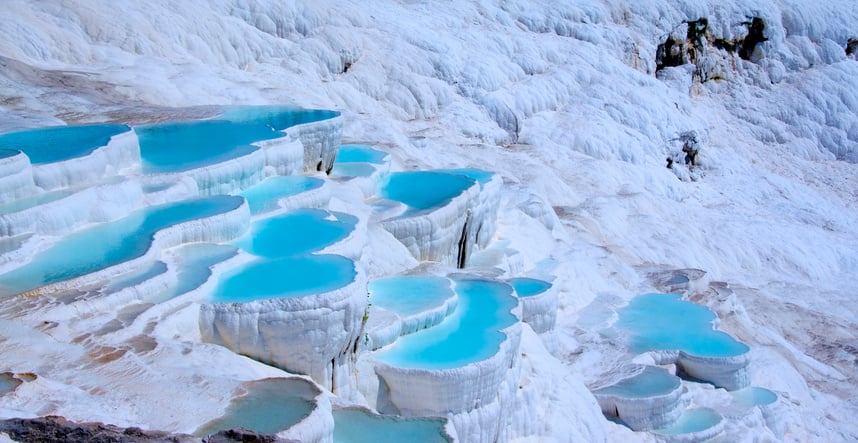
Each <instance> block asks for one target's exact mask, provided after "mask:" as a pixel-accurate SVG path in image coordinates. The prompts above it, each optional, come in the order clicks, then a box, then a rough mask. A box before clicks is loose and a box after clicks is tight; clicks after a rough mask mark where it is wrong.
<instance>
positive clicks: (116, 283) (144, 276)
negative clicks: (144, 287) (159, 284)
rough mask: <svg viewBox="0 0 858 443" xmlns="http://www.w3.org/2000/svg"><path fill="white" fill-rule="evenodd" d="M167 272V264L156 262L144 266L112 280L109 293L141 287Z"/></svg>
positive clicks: (108, 287) (108, 289) (108, 288)
mask: <svg viewBox="0 0 858 443" xmlns="http://www.w3.org/2000/svg"><path fill="white" fill-rule="evenodd" d="M165 272H167V264H166V263H164V262H162V261H156V262H153V263H151V264H150V265H149V266H143V267H140V268H138V269H134V270H133V271H131V272H129V273H127V274H124V275H122V276H120V277H118V278H116V279H114V280H112V281H111V282H110V283H109V284H108V285H107V287H106V290H107V292H114V291H119V290H122V289H125V288H130V287H132V286H136V285H139V284H140V283H143V282H144V281H146V280H149V279H152V278H155V277H157V276H159V275H161V274H163V273H165Z"/></svg>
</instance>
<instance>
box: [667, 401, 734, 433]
mask: <svg viewBox="0 0 858 443" xmlns="http://www.w3.org/2000/svg"><path fill="white" fill-rule="evenodd" d="M721 420H722V418H721V415H720V414H718V413H717V412H715V411H713V410H712V409H709V408H697V409H689V410H687V411H685V412H683V413H682V416H681V417H679V420H677V421H676V423H674V424H672V425H671V426H669V427H667V428H664V429H659V430H657V431H655V432H656V433H658V434H664V435H680V434H690V433H693V432H700V431H705V430H707V429H709V428H711V427H712V426H715V425H717V424H718V423H720V422H721Z"/></svg>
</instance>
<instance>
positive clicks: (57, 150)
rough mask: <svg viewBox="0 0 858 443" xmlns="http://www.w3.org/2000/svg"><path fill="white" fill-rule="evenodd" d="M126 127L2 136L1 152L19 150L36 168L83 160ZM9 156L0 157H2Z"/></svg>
mask: <svg viewBox="0 0 858 443" xmlns="http://www.w3.org/2000/svg"><path fill="white" fill-rule="evenodd" d="M130 130H131V128H130V127H128V126H126V125H111V124H100V125H74V126H55V127H50V128H41V129H31V130H28V131H21V132H12V133H9V134H3V135H0V149H2V150H13V151H14V150H20V151H22V152H23V153H25V154H27V157H29V158H30V163H32V164H34V165H38V164H45V163H54V162H58V161H64V160H69V159H72V158H77V157H83V156H86V155H89V154H91V153H92V151H95V150H96V149H98V148H100V147H102V146H107V144H108V143H109V142H110V138H111V137H113V136H114V135H118V134H121V133H123V132H128V131H130ZM3 157H7V156H4V155H0V158H3Z"/></svg>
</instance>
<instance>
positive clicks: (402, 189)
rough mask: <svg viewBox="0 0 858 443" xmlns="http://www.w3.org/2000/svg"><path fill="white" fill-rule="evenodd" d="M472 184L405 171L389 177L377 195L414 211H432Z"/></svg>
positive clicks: (460, 178)
mask: <svg viewBox="0 0 858 443" xmlns="http://www.w3.org/2000/svg"><path fill="white" fill-rule="evenodd" d="M474 183H475V180H474V179H472V178H470V177H467V176H464V175H455V174H447V173H443V172H435V171H409V172H395V173H393V174H390V177H389V179H388V181H387V183H386V184H385V185H384V186H383V187H382V190H381V195H382V197H384V198H386V199H388V200H395V201H398V202H401V203H404V204H406V205H408V206H410V207H411V208H412V209H415V210H426V209H433V208H437V207H440V206H443V205H445V204H447V203H449V202H450V200H452V199H453V198H454V197H456V196H458V195H460V194H462V192H464V191H465V190H466V189H468V188H470V187H471V186H473V185H474Z"/></svg>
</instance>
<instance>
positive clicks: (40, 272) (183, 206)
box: [0, 195, 244, 295]
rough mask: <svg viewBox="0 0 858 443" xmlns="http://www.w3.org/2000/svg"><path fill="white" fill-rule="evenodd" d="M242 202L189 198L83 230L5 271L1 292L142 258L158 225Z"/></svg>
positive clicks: (0, 278) (225, 197) (18, 290)
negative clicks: (16, 266)
mask: <svg viewBox="0 0 858 443" xmlns="http://www.w3.org/2000/svg"><path fill="white" fill-rule="evenodd" d="M243 202H244V199H243V198H241V197H236V196H228V195H219V196H214V197H208V198H198V199H192V200H185V201H181V202H177V203H169V204H164V205H160V206H153V207H149V208H146V209H142V210H139V211H135V212H133V213H131V214H130V215H129V216H127V217H125V218H122V219H120V220H117V221H114V222H110V223H104V224H100V225H96V226H93V227H91V228H89V229H85V230H83V231H78V232H76V233H74V234H71V235H69V236H67V237H65V238H63V239H62V240H60V241H59V242H58V243H57V244H55V245H54V246H52V247H51V248H49V249H47V250H45V251H42V252H39V253H38V254H36V255H35V257H33V260H32V261H31V262H30V263H28V264H26V265H24V266H22V267H21V268H18V269H16V270H14V271H12V272H9V273H6V274H3V275H0V295H13V294H18V293H21V292H25V291H29V290H31V289H35V288H38V287H40V286H43V285H47V284H50V283H55V282H59V281H63V280H68V279H71V278H76V277H80V276H83V275H86V274H89V273H92V272H95V271H98V270H101V269H104V268H107V267H110V266H113V265H116V264H119V263H122V262H125V261H128V260H132V259H135V258H138V257H140V256H142V255H143V254H145V253H146V251H147V250H148V249H149V247H150V246H151V244H152V239H153V235H154V234H155V233H156V232H158V231H159V230H161V229H164V228H167V227H169V226H173V225H176V224H179V223H183V222H187V221H190V220H195V219H199V218H205V217H210V216H213V215H216V214H221V213H224V212H228V211H231V210H233V209H236V208H238V207H239V206H240V205H241V204H242V203H243Z"/></svg>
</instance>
